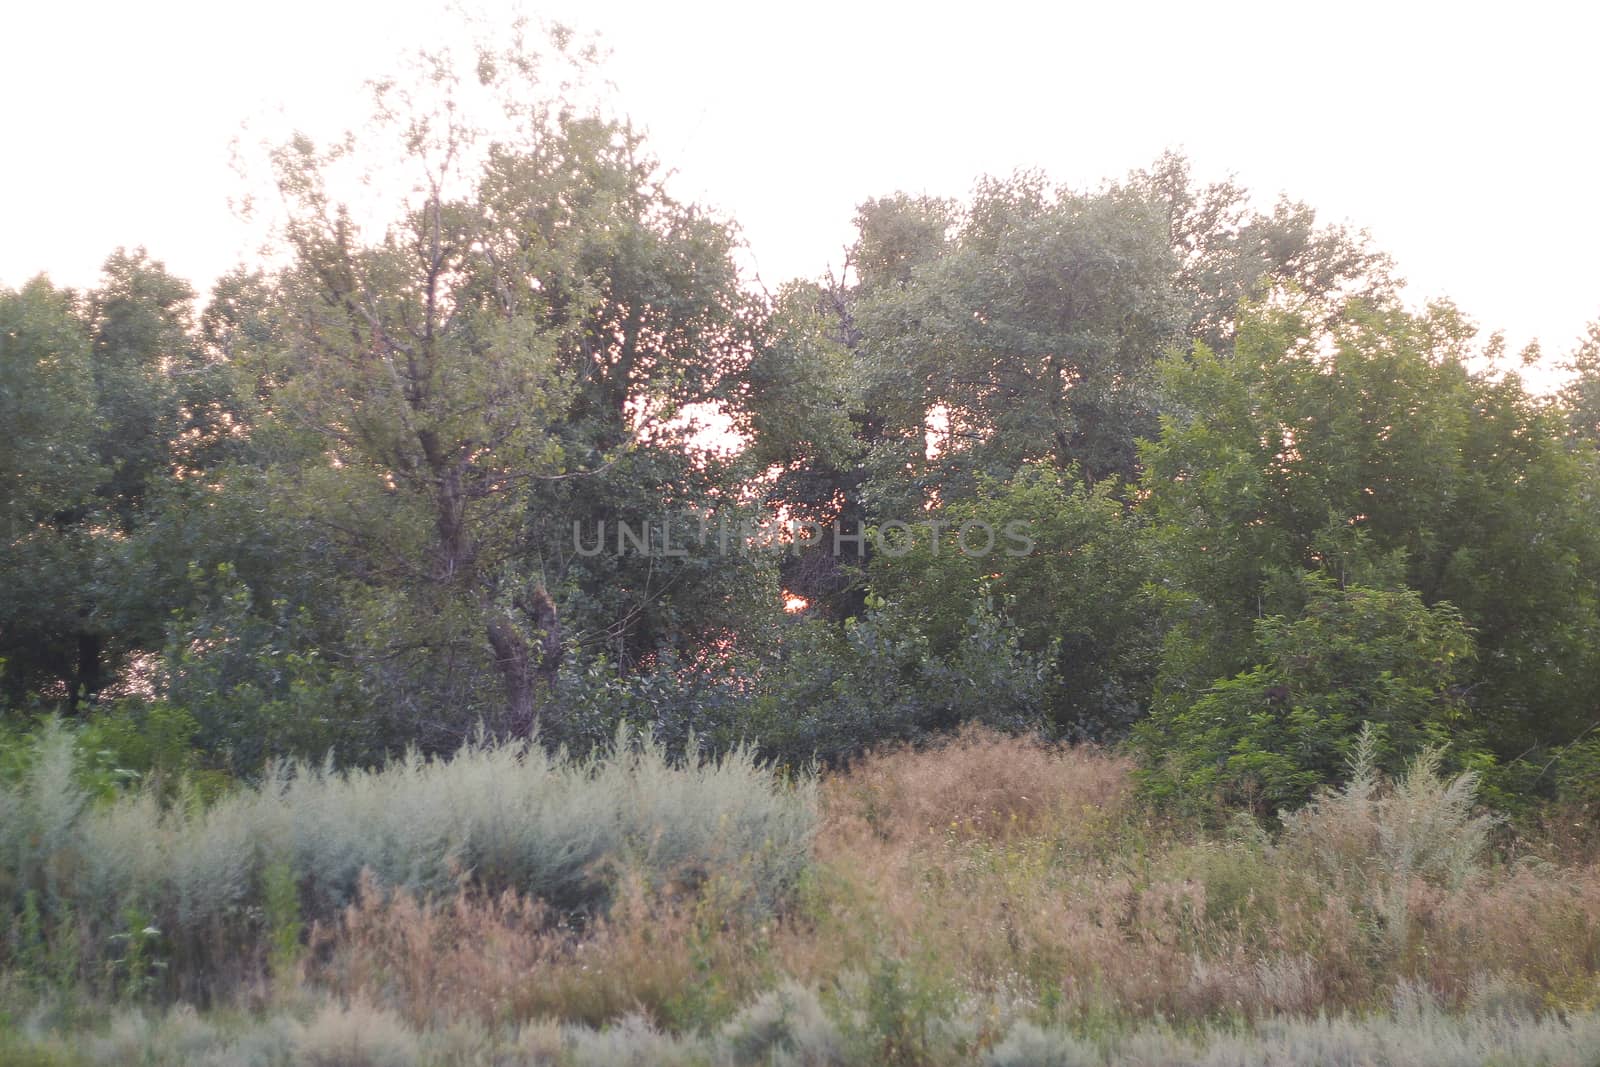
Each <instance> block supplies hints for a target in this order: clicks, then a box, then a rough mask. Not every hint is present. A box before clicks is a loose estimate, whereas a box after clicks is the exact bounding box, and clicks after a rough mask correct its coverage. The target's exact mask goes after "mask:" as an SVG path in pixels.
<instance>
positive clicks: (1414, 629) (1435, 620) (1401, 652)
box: [1136, 576, 1484, 815]
mask: <svg viewBox="0 0 1600 1067" xmlns="http://www.w3.org/2000/svg"><path fill="white" fill-rule="evenodd" d="M1304 584H1305V592H1306V606H1305V609H1304V611H1303V612H1302V613H1301V614H1300V615H1299V616H1298V617H1295V618H1287V617H1284V616H1273V617H1270V618H1266V619H1262V620H1260V621H1259V622H1258V623H1257V624H1256V632H1255V650H1254V652H1253V653H1252V655H1253V657H1254V662H1255V663H1256V664H1257V666H1255V667H1254V668H1252V669H1251V670H1248V671H1245V672H1244V673H1242V674H1239V675H1236V676H1235V677H1232V678H1224V679H1218V680H1217V681H1216V682H1215V683H1213V685H1212V687H1211V688H1210V689H1209V690H1207V691H1206V692H1205V693H1203V694H1201V695H1200V696H1199V697H1198V698H1196V699H1194V700H1193V701H1192V703H1191V702H1187V701H1186V700H1185V699H1184V698H1183V697H1182V696H1181V694H1176V693H1169V694H1168V695H1167V696H1166V698H1165V701H1164V702H1163V703H1161V704H1158V707H1157V709H1156V711H1155V712H1154V713H1153V714H1152V716H1151V717H1150V718H1149V719H1147V720H1146V721H1145V722H1144V723H1142V724H1141V725H1140V726H1139V728H1138V730H1137V731H1136V736H1137V739H1138V742H1139V747H1140V749H1141V751H1142V753H1143V755H1144V757H1145V763H1146V771H1145V774H1144V778H1145V783H1146V785H1147V786H1148V787H1149V788H1150V789H1151V790H1152V792H1154V793H1155V794H1156V795H1157V796H1160V797H1164V798H1169V799H1172V798H1177V799H1182V800H1184V801H1187V802H1189V803H1191V804H1195V803H1198V804H1200V805H1202V806H1203V805H1205V804H1206V803H1209V802H1218V803H1220V806H1221V807H1223V808H1234V807H1241V806H1243V807H1249V808H1252V809H1253V810H1255V811H1257V812H1259V813H1263V814H1269V815H1270V814H1271V813H1273V812H1276V811H1277V810H1278V809H1279V808H1284V807H1297V806H1299V805H1300V804H1302V803H1304V802H1305V801H1306V800H1307V799H1309V798H1310V797H1311V795H1312V794H1313V793H1314V792H1315V791H1316V789H1317V788H1318V787H1319V786H1323V785H1337V784H1339V783H1340V782H1342V781H1343V780H1344V771H1345V769H1346V766H1347V760H1348V757H1349V755H1350V752H1351V749H1352V747H1353V746H1354V744H1355V742H1356V737H1357V734H1358V732H1359V731H1360V730H1361V728H1362V724H1363V723H1370V724H1372V726H1373V728H1374V732H1373V735H1372V742H1371V745H1372V751H1371V756H1372V758H1373V760H1374V761H1375V765H1376V766H1377V767H1379V768H1381V769H1383V770H1387V771H1390V772H1395V771H1398V770H1399V769H1400V767H1402V766H1403V765H1404V763H1405V762H1406V761H1407V760H1409V759H1411V758H1412V757H1413V756H1415V755H1416V754H1417V753H1418V752H1420V751H1422V750H1423V749H1424V748H1426V747H1427V746H1429V745H1440V744H1443V743H1445V742H1453V743H1454V745H1455V747H1454V749H1453V750H1452V751H1453V752H1454V754H1455V758H1456V759H1457V760H1458V761H1459V762H1462V763H1464V764H1465V763H1471V762H1472V761H1474V760H1481V759H1482V758H1484V757H1481V756H1479V755H1477V754H1476V752H1475V750H1474V748H1473V744H1472V738H1471V737H1470V736H1467V735H1462V734H1461V732H1460V727H1461V726H1462V723H1463V716H1462V714H1461V713H1462V710H1463V704H1462V697H1461V696H1460V695H1459V694H1460V683H1461V682H1462V681H1463V678H1464V675H1463V671H1464V669H1465V666H1466V665H1467V664H1468V663H1469V662H1470V661H1471V659H1472V656H1473V646H1472V639H1471V637H1470V635H1469V634H1468V631H1467V629H1466V626H1465V624H1464V623H1463V622H1462V619H1461V615H1460V613H1459V612H1458V611H1456V610H1455V609H1454V608H1453V607H1451V606H1450V605H1449V604H1435V605H1433V606H1432V607H1429V606H1427V605H1424V604H1423V602H1422V600H1421V598H1420V597H1419V596H1418V595H1417V594H1416V593H1414V592H1412V591H1410V590H1400V591H1391V590H1386V589H1368V588H1362V587H1358V586H1348V587H1344V588H1338V587H1335V586H1334V585H1332V584H1331V582H1329V581H1328V580H1327V579H1326V578H1323V577H1319V576H1308V577H1306V578H1305V579H1304Z"/></svg>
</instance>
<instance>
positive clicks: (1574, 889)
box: [316, 730, 1600, 1047]
mask: <svg viewBox="0 0 1600 1067" xmlns="http://www.w3.org/2000/svg"><path fill="white" fill-rule="evenodd" d="M1130 770H1131V768H1130V766H1129V764H1128V763H1127V761H1125V760H1123V759H1121V758H1120V757H1117V756H1114V755H1109V754H1105V753H1101V752H1096V751H1094V750H1091V749H1062V748H1051V747H1047V746H1043V745H1039V744H1035V743H1032V742H1029V741H1026V740H1021V739H1016V738H1010V737H1002V736H998V735H994V734H989V733H985V732H982V731H976V730H974V731H968V732H967V733H965V734H963V735H961V736H960V737H958V738H956V739H954V740H952V741H951V742H950V743H948V744H946V745H944V746H942V747H939V748H936V749H929V750H897V751H890V752H885V753H880V754H877V755H873V756H871V757H868V758H866V759H863V760H861V761H859V762H858V763H857V764H856V765H855V766H854V767H853V768H851V769H850V770H849V771H848V772H847V773H843V774H839V775H836V776H833V777H831V778H829V779H827V780H826V781H825V782H824V783H823V790H822V793H823V821H822V829H821V832H820V834H819V836H818V838H817V842H816V850H817V855H818V865H817V868H816V872H815V875H814V877H813V878H812V879H811V880H810V881H809V882H808V883H807V884H806V885H805V886H804V887H803V888H802V891H801V893H800V897H799V900H800V903H799V905H798V907H796V908H795V909H793V910H792V911H791V912H790V913H788V914H787V915H785V916H781V917H777V918H767V919H761V918H758V917H756V916H755V913H751V912H749V911H748V910H747V909H745V908H743V907H742V906H741V904H740V900H741V898H742V894H743V893H744V890H743V889H742V888H741V887H740V886H739V884H738V883H737V881H733V880H714V881H713V882H712V883H708V884H707V885H705V886H701V887H699V888H697V889H695V890H694V891H692V892H691V891H686V890H683V889H681V888H680V889H677V890H674V889H670V888H669V889H668V890H665V891H663V890H660V889H649V888H647V887H646V885H645V884H644V883H643V882H642V881H640V880H633V881H630V882H625V883H624V885H623V888H622V889H621V890H620V891H619V892H618V894H617V900H616V903H615V904H614V905H613V906H612V908H611V910H610V912H609V913H608V914H607V915H606V916H604V917H603V918H601V919H600V920H599V921H596V922H593V923H591V924H589V925H588V926H586V927H582V928H579V927H576V926H572V925H569V924H564V923H562V922H559V921H555V920H554V919H553V917H552V916H551V914H550V913H549V912H547V911H546V910H545V909H544V908H543V907H542V906H540V905H538V904H535V903H530V902H529V901H527V900H524V899H521V898H517V897H514V896H504V897H499V898H487V897H483V896H474V895H472V894H461V895H458V896H456V897H454V898H452V899H449V900H447V901H445V902H443V903H440V904H432V905H430V904H424V903H419V902H418V901H417V900H416V899H414V898H412V897H409V896H406V895H403V894H402V895H398V896H395V897H392V898H387V899H384V898H381V897H380V896H378V895H376V894H372V895H370V896H368V897H365V898H363V900H362V901H361V902H360V903H359V904H358V905H357V906H355V907H353V908H351V909H350V910H349V911H348V912H347V913H346V916H345V917H344V919H343V921H342V923H341V924H340V926H339V927H338V928H337V929H336V930H333V931H330V932H329V933H328V935H327V945H328V955H327V960H328V962H327V963H326V964H325V965H324V966H323V967H322V968H321V970H320V971H319V973H318V974H317V975H316V978H317V980H318V981H320V982H322V983H324V984H326V985H327V986H328V987H330V988H332V989H333V990H335V991H336V992H338V993H340V994H341V995H343V996H347V997H357V998H365V999H367V1000H370V1001H372V1002H373V1003H376V1004H379V1005H382V1006H386V1007H388V1008H390V1009H392V1010H395V1011H397V1012H398V1013H399V1014H400V1015H401V1016H402V1017H404V1018H405V1019H407V1020H408V1021H410V1022H411V1023H412V1024H413V1025H418V1026H422V1025H428V1024H431V1023H437V1022H439V1021H441V1020H444V1019H450V1018H459V1017H461V1016H463V1015H474V1016H476V1017H478V1018H481V1019H483V1020H485V1021H491V1022H500V1023H520V1022H526V1021H528V1020H532V1019H537V1018H540V1017H545V1016H549V1017H556V1018H560V1019H563V1020H566V1021H573V1022H582V1023H586V1024H590V1025H600V1024H602V1023H606V1022H614V1021H616V1020H620V1019H622V1018H625V1017H627V1016H630V1015H637V1016H640V1017H643V1018H647V1019H649V1020H650V1021H651V1022H652V1023H653V1024H655V1025H657V1026H663V1027H666V1028H668V1029H669V1030H673V1031H680V1032H682V1031H694V1030H699V1031H705V1030H707V1029H708V1028H714V1027H715V1026H718V1025H721V1024H722V1023H723V1022H725V1021H726V1020H727V1019H728V1018H730V1017H731V1015H732V1014H733V1013H734V1012H735V1011H736V1010H737V1009H738V1008H739V1006H740V1005H741V1004H744V1003H748V1002H749V1001H750V1000H751V999H752V998H754V997H757V996H758V995H760V994H762V993H763V991H770V990H772V989H775V988H777V987H778V986H779V985H781V984H782V983H783V982H792V983H795V984H796V985H797V987H798V988H803V989H811V990H821V991H824V992H825V993H827V995H828V996H830V997H832V998H833V1000H832V1003H833V1004H834V1005H835V1009H836V1011H837V1012H838V1013H839V1014H840V1017H841V1018H853V1019H856V1020H857V1024H858V1025H860V1026H869V1025H877V1026H880V1028H881V1027H883V1026H889V1025H890V1024H889V1023H885V1022H883V1020H882V1019H881V1018H880V1019H878V1022H877V1023H870V1022H868V1023H862V1022H860V1020H862V1019H868V1020H871V1019H873V1018H878V1016H881V1015H884V1014H885V1013H886V1012H887V1013H888V1014H889V1015H891V1016H892V1015H893V1014H894V1013H895V1012H900V1013H901V1014H904V1015H911V1016H915V1017H916V1019H914V1020H912V1021H913V1022H916V1020H918V1019H922V1018H923V1017H924V1016H927V1017H937V1016H939V1015H940V1014H941V1013H943V1014H949V1013H953V1012H956V1011H958V1009H961V1008H962V1006H963V1005H966V1006H968V1007H970V1006H971V1005H972V1004H986V1005H989V1008H988V1009H987V1010H989V1011H990V1012H991V1013H992V1014H995V1016H996V1018H999V1017H1000V1016H1006V1015H1007V1014H1008V1013H1010V1014H1015V1013H1017V1012H1023V1013H1025V1014H1028V1015H1029V1016H1030V1017H1035V1018H1040V1019H1046V1020H1051V1021H1054V1022H1058V1023H1067V1024H1071V1025H1074V1026H1082V1025H1086V1024H1088V1023H1090V1022H1092V1021H1093V1020H1106V1019H1122V1020H1129V1021H1131V1020H1137V1019H1150V1018H1154V1017H1160V1018H1165V1019H1169V1020H1204V1019H1216V1018H1249V1019H1261V1018H1267V1017H1272V1016H1276V1015H1310V1014H1315V1013H1317V1012H1319V1011H1370V1010H1378V1009H1383V1008H1386V1007H1387V1006H1388V1004H1389V1003H1390V1001H1391V999H1392V998H1393V996H1394V995H1395V990H1396V989H1397V988H1408V989H1409V988H1413V987H1416V988H1423V989H1426V990H1427V991H1428V995H1429V996H1431V997H1433V998H1435V999H1436V1000H1437V1001H1438V1002H1439V1003H1440V1004H1441V1005H1443V1006H1445V1007H1447V1008H1451V1009H1456V1008H1472V1007H1473V1006H1474V1005H1476V1004H1479V1003H1480V1002H1485V1001H1496V1002H1510V1003H1516V1004H1519V1005H1523V1006H1538V1007H1553V1006H1563V1007H1573V1008H1583V1007H1589V1006H1593V1005H1594V1004H1595V1003H1596V1002H1597V1000H1600V979H1597V976H1600V867H1597V866H1596V864H1595V863H1594V859H1593V855H1592V854H1590V856H1589V858H1588V859H1587V861H1586V862H1579V863H1567V864H1564V865H1561V866H1555V865H1550V864H1544V865H1542V866H1541V865H1538V864H1536V863H1534V862H1532V861H1523V862H1518V863H1514V864H1509V865H1497V864H1494V863H1491V862H1488V858H1487V857H1486V856H1485V855H1484V854H1483V846H1484V843H1485V840H1486V839H1485V830H1486V825H1487V824H1485V823H1484V822H1483V820H1482V819H1481V817H1479V816H1478V815H1476V814H1474V812H1473V811H1472V808H1471V804H1470V785H1471V783H1470V782H1469V781H1456V782H1443V781H1440V780H1439V779H1438V778H1437V777H1436V776H1435V775H1433V774H1432V771H1431V768H1430V767H1428V766H1423V767H1421V768H1419V770H1418V772H1417V773H1416V774H1414V775H1413V776H1412V777H1411V778H1410V779H1408V780H1403V781H1401V782H1400V783H1398V784H1396V785H1395V786H1393V787H1391V786H1389V785H1388V784H1386V783H1383V782H1380V781H1378V780H1377V779H1376V778H1362V777H1360V776H1358V780H1357V782H1356V784H1355V785H1353V786H1352V788H1351V789H1350V790H1347V791H1345V792H1343V793H1340V794H1333V795H1329V796H1325V797H1323V798H1321V799H1320V800H1319V801H1318V803H1317V804H1316V805H1314V806H1313V807H1311V808H1309V809H1307V810H1306V811H1305V812H1304V813H1302V814H1301V815H1299V816H1296V817H1295V818H1292V819H1291V820H1290V821H1289V822H1288V824H1287V826H1286V828H1285V830H1284V832H1283V833H1282V834H1281V835H1280V839H1279V840H1277V841H1272V840H1269V839H1268V837H1267V835H1266V833H1265V832H1264V831H1262V830H1261V829H1259V828H1257V827H1254V826H1253V824H1252V825H1250V826H1241V827H1240V828H1239V829H1238V830H1237V831H1236V832H1235V833H1234V834H1233V835H1232V836H1230V837H1228V838H1225V839H1221V840H1219V839H1215V838H1211V837H1206V836H1202V835H1199V834H1198V833H1197V832H1191V831H1188V830H1186V829H1185V828H1183V827H1181V826H1175V825H1169V824H1165V823H1162V822H1160V821H1158V820H1153V819H1152V818H1150V817H1149V816H1148V815H1146V814H1143V813H1142V812H1141V811H1140V809H1139V808H1138V806H1137V805H1136V804H1135V803H1134V799H1133V794H1132V787H1131V776H1130ZM884 1004H888V1005H889V1007H888V1008H885V1007H884ZM894 1025H897V1026H898V1025H911V1023H908V1022H907V1021H906V1020H905V1019H901V1020H900V1022H898V1023H895V1024H894ZM916 1025H921V1023H920V1022H916ZM979 1030H980V1031H982V1027H980V1028H979ZM995 1032H996V1033H997V1032H998V1031H995ZM991 1036H992V1035H991ZM973 1040H974V1041H977V1040H978V1038H973ZM974 1047H977V1046H974Z"/></svg>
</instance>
